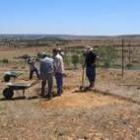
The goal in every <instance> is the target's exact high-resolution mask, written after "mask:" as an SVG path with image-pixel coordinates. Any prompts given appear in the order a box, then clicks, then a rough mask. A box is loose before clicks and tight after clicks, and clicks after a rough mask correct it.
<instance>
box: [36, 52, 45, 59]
mask: <svg viewBox="0 0 140 140" xmlns="http://www.w3.org/2000/svg"><path fill="white" fill-rule="evenodd" d="M46 56H47V54H46V52H41V53H39V54H38V57H39V58H44V57H46Z"/></svg>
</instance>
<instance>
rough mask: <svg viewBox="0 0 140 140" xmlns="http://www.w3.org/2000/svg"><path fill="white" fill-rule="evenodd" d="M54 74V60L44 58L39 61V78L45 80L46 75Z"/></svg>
mask: <svg viewBox="0 0 140 140" xmlns="http://www.w3.org/2000/svg"><path fill="white" fill-rule="evenodd" d="M53 73H54V60H53V59H52V58H49V57H45V58H44V59H41V60H40V78H41V79H46V78H47V76H48V75H50V74H53Z"/></svg>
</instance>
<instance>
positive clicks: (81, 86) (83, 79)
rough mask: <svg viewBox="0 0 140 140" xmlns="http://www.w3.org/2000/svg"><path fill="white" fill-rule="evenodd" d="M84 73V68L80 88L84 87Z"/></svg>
mask: <svg viewBox="0 0 140 140" xmlns="http://www.w3.org/2000/svg"><path fill="white" fill-rule="evenodd" d="M84 73H85V69H84V68H83V70H82V85H81V86H80V88H79V89H80V90H83V89H84Z"/></svg>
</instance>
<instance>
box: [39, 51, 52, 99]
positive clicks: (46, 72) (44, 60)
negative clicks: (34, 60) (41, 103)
mask: <svg viewBox="0 0 140 140" xmlns="http://www.w3.org/2000/svg"><path fill="white" fill-rule="evenodd" d="M53 73H54V61H53V58H49V57H47V55H46V54H45V53H42V54H41V59H40V79H41V80H42V83H41V97H48V98H49V99H51V98H52V86H53ZM47 81H48V94H46V93H45V87H46V83H47Z"/></svg>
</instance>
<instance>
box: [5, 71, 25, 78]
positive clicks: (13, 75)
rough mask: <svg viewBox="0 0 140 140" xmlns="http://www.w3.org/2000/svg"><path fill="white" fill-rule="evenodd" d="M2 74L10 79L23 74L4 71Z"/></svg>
mask: <svg viewBox="0 0 140 140" xmlns="http://www.w3.org/2000/svg"><path fill="white" fill-rule="evenodd" d="M4 74H5V75H9V76H10V77H18V76H20V75H21V74H23V73H21V72H18V71H6V72H5V73H4Z"/></svg>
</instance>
